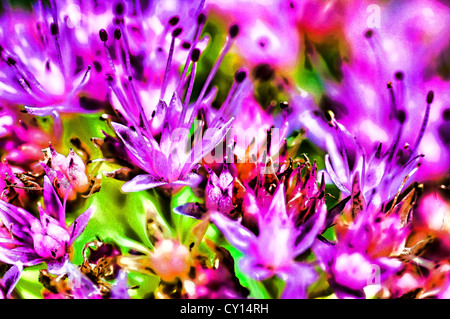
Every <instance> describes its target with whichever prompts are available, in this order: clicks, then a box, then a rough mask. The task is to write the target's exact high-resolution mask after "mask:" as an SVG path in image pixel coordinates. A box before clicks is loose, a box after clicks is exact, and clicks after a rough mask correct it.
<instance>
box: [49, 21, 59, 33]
mask: <svg viewBox="0 0 450 319" xmlns="http://www.w3.org/2000/svg"><path fill="white" fill-rule="evenodd" d="M50 32H51V34H52V35H57V34H58V25H57V24H56V23H52V24H51V25H50Z"/></svg>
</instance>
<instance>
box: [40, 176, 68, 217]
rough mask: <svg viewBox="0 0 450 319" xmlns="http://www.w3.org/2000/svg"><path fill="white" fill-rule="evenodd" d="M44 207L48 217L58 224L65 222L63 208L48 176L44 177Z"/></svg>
mask: <svg viewBox="0 0 450 319" xmlns="http://www.w3.org/2000/svg"><path fill="white" fill-rule="evenodd" d="M44 207H45V210H46V212H47V213H48V214H49V215H50V216H52V217H53V218H55V219H57V220H58V221H59V222H60V223H64V222H65V219H66V217H65V215H66V214H65V211H64V207H63V205H62V203H61V200H60V199H59V196H58V194H57V193H56V191H55V189H54V188H53V185H52V183H51V182H50V179H49V178H48V176H44Z"/></svg>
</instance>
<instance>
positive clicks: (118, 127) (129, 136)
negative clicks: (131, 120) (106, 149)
mask: <svg viewBox="0 0 450 319" xmlns="http://www.w3.org/2000/svg"><path fill="white" fill-rule="evenodd" d="M111 126H112V127H113V129H114V131H115V132H116V134H117V135H118V136H119V138H120V139H121V140H122V142H123V143H124V144H125V147H126V148H127V150H128V151H129V153H130V155H132V156H133V157H134V158H133V159H135V160H136V162H135V164H136V165H138V166H139V167H140V168H142V169H143V170H145V171H146V172H149V173H155V172H154V171H153V170H152V168H153V167H151V165H150V163H152V159H151V154H152V151H153V149H154V148H153V147H152V146H151V145H150V143H149V142H148V141H146V140H145V139H144V138H143V137H142V136H140V135H139V134H138V133H137V132H136V131H133V130H132V129H130V128H128V127H126V126H124V125H122V124H119V123H114V122H111Z"/></svg>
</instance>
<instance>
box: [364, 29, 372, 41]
mask: <svg viewBox="0 0 450 319" xmlns="http://www.w3.org/2000/svg"><path fill="white" fill-rule="evenodd" d="M364 36H365V37H366V38H367V39H370V38H371V37H372V36H373V30H370V29H369V30H367V31H366V32H365V33H364Z"/></svg>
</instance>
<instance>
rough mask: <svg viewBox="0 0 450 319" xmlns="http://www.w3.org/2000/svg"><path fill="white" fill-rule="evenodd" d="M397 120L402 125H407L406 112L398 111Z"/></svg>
mask: <svg viewBox="0 0 450 319" xmlns="http://www.w3.org/2000/svg"><path fill="white" fill-rule="evenodd" d="M397 120H398V121H399V122H400V124H403V123H405V120H406V112H405V111H404V110H398V111H397Z"/></svg>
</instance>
